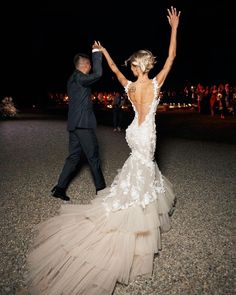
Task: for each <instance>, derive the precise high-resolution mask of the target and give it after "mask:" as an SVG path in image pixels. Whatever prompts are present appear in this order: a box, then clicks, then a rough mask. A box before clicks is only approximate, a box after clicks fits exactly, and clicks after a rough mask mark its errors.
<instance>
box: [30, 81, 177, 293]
mask: <svg viewBox="0 0 236 295" xmlns="http://www.w3.org/2000/svg"><path fill="white" fill-rule="evenodd" d="M152 82H153V92H154V98H153V100H152V102H151V103H150V104H149V110H148V113H147V115H146V117H145V119H144V121H143V122H142V123H140V124H139V121H138V112H137V110H136V108H135V106H134V105H133V104H132V105H133V108H134V112H135V117H134V119H133V121H132V123H131V124H130V126H129V127H128V128H127V130H126V140H127V143H128V145H129V147H130V149H131V153H130V156H129V157H128V159H127V160H126V161H125V163H124V165H123V167H122V169H120V170H119V172H118V174H117V175H116V177H115V179H114V181H113V183H112V185H111V186H110V187H109V188H106V189H104V190H102V191H100V192H99V195H98V197H96V198H95V199H94V200H93V201H92V203H91V204H88V205H79V204H78V205H77V204H65V205H62V207H61V210H60V214H59V215H57V216H55V217H52V218H50V219H49V220H46V221H45V222H43V223H42V224H40V225H39V232H38V236H37V240H36V241H35V244H34V248H33V249H32V251H31V252H30V254H29V256H28V265H29V278H28V283H29V290H30V294H37V295H60V294H63V295H74V294H77V295H78V294H84V295H93V294H94V295H99V294H101V295H106V294H107V295H111V294H112V292H113V290H114V288H115V285H116V282H121V283H124V284H128V283H129V282H130V281H131V280H134V279H135V278H136V277H137V276H138V275H148V276H149V275H152V270H153V258H154V254H155V253H158V251H159V250H160V249H161V233H162V232H163V231H168V230H169V229H170V216H169V215H170V214H169V213H170V211H171V210H172V209H173V206H174V199H175V197H174V192H173V188H172V184H171V183H170V182H169V181H168V179H166V178H165V177H164V176H163V175H162V174H161V172H160V170H159V168H158V165H157V163H156V162H155V160H154V152H155V147H156V125H155V114H156V109H157V105H158V103H159V98H158V84H157V81H156V79H155V78H154V79H153V80H152ZM130 84H131V82H129V83H128V85H127V86H126V87H125V91H126V92H127V94H128V88H129V86H130ZM131 103H132V102H131Z"/></svg>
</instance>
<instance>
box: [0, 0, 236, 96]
mask: <svg viewBox="0 0 236 295" xmlns="http://www.w3.org/2000/svg"><path fill="white" fill-rule="evenodd" d="M75 3H76V2H75ZM75 3H74V4H73V5H72V3H70V1H66V2H64V4H63V3H62V4H59V3H57V2H54V3H52V2H50V1H49V2H48V3H47V4H43V3H42V2H40V3H37V2H34V3H32V4H31V6H26V5H25V6H23V5H22V3H21V4H18V6H19V7H17V6H14V11H15V12H14V13H15V15H13V14H12V7H8V8H6V9H5V11H2V16H3V17H2V18H1V20H0V21H1V47H2V50H1V51H2V55H1V61H2V63H1V64H2V67H1V69H2V73H3V75H2V83H1V84H2V85H1V90H0V94H1V97H3V96H4V95H11V96H14V97H19V98H22V99H29V98H31V99H32V96H38V97H40V96H41V95H42V96H43V95H45V93H47V92H49V91H55V92H65V91H66V90H65V89H66V81H67V79H68V77H69V75H70V74H71V72H72V71H73V70H74V66H73V57H74V55H75V54H76V53H77V52H85V53H90V52H91V45H92V43H93V40H100V41H101V43H102V45H103V46H104V47H106V48H107V49H108V51H109V52H110V54H111V56H112V57H113V59H114V61H115V62H116V63H117V65H118V66H120V69H121V70H122V72H123V73H124V74H126V75H127V76H128V77H129V78H132V75H131V72H130V70H129V69H127V68H125V67H122V63H123V62H124V60H125V59H126V58H128V57H129V56H130V55H131V54H132V53H133V52H134V51H135V50H138V49H144V48H146V49H149V50H151V51H152V52H153V54H154V55H155V56H157V64H156V66H155V69H154V70H153V71H152V72H151V73H150V75H152V74H155V73H157V71H158V70H159V69H160V68H161V67H162V66H163V64H164V61H165V59H166V57H167V53H168V46H169V37H170V26H169V24H168V21H167V18H166V15H167V13H166V9H167V8H168V7H170V5H174V6H176V7H177V8H178V9H179V10H181V12H182V14H181V19H180V25H179V29H178V46H177V57H176V60H175V62H174V66H173V68H172V70H171V72H170V74H169V76H168V78H167V80H166V83H165V85H164V86H163V87H165V88H177V89H178V88H181V87H182V86H183V85H184V84H185V83H187V82H189V83H198V82H201V83H203V84H205V85H210V84H213V83H219V82H229V83H231V84H234V85H235V84H236V81H235V72H236V63H235V52H236V41H235V40H236V22H235V15H234V10H233V9H232V7H230V6H229V5H228V4H227V1H218V2H217V1H214V2H213V4H212V5H210V4H209V3H208V1H202V2H201V1H190V0H189V1H187V0H185V1H142V2H141V3H142V5H141V4H139V3H138V2H137V1H133V2H130V1H129V2H128V1H109V2H108V3H110V4H109V5H108V4H107V5H105V4H104V1H101V0H99V1H93V2H92V1H90V2H88V1H86V2H84V3H83V4H81V3H82V1H77V3H76V4H75ZM127 4H129V6H131V7H126V5H127ZM103 65H104V75H103V77H102V79H101V81H100V82H98V83H97V85H96V87H95V88H97V89H98V90H99V89H104V90H110V89H113V88H117V86H118V85H119V84H118V83H117V81H116V79H113V78H114V77H113V75H112V73H111V71H110V70H109V68H108V67H107V65H106V62H105V60H104V62H103Z"/></svg>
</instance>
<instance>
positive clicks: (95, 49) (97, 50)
mask: <svg viewBox="0 0 236 295" xmlns="http://www.w3.org/2000/svg"><path fill="white" fill-rule="evenodd" d="M92 52H100V50H99V49H98V48H93V49H92Z"/></svg>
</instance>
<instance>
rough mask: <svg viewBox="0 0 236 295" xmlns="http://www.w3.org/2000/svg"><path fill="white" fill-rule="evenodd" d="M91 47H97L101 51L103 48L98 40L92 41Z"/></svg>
mask: <svg viewBox="0 0 236 295" xmlns="http://www.w3.org/2000/svg"><path fill="white" fill-rule="evenodd" d="M92 48H93V49H98V50H100V51H102V49H103V47H102V45H101V43H100V42H99V41H94V43H93V46H92Z"/></svg>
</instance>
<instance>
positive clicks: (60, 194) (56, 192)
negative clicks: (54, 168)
mask: <svg viewBox="0 0 236 295" xmlns="http://www.w3.org/2000/svg"><path fill="white" fill-rule="evenodd" d="M51 193H52V196H53V197H55V198H58V199H62V200H63V201H69V200H70V198H69V197H68V196H67V195H66V192H65V190H64V189H62V188H60V187H58V186H54V188H53V189H52V190H51Z"/></svg>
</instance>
